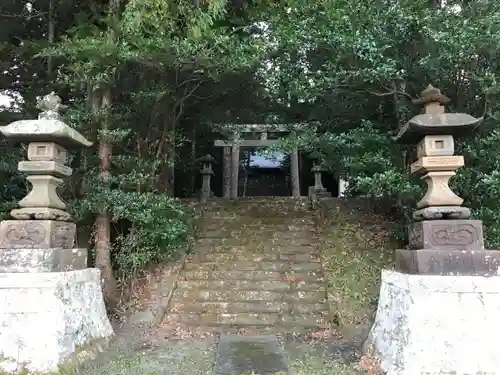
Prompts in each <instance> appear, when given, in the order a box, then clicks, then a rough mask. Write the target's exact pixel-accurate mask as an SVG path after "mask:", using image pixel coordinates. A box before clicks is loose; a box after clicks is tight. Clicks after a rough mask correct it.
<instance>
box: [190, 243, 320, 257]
mask: <svg viewBox="0 0 500 375" xmlns="http://www.w3.org/2000/svg"><path fill="white" fill-rule="evenodd" d="M196 250H197V251H196V254H206V253H233V254H242V253H253V254H259V255H261V254H279V255H280V256H283V257H286V256H288V255H298V256H299V255H304V254H305V255H309V254H318V252H317V250H316V248H314V247H311V246H303V245H287V246H285V247H282V246H279V245H274V244H266V243H261V244H256V245H255V246H252V248H251V249H249V248H248V246H245V245H217V244H208V245H207V244H205V245H202V244H197V246H196Z"/></svg>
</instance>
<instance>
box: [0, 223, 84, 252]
mask: <svg viewBox="0 0 500 375" xmlns="http://www.w3.org/2000/svg"><path fill="white" fill-rule="evenodd" d="M75 235H76V224H75V223H68V222H65V221H55V220H4V221H2V222H0V249H29V248H31V249H50V248H57V247H60V248H63V249H72V248H73V244H74V243H75Z"/></svg>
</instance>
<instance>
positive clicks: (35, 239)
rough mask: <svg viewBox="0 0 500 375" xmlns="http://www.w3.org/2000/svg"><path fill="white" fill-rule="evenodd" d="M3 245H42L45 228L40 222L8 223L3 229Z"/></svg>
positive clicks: (25, 246)
mask: <svg viewBox="0 0 500 375" xmlns="http://www.w3.org/2000/svg"><path fill="white" fill-rule="evenodd" d="M4 233H5V238H4V241H3V243H4V245H6V246H8V247H13V248H36V247H43V244H44V242H45V238H46V236H47V230H46V228H45V227H44V225H43V224H41V223H36V222H26V223H25V224H24V225H19V224H17V225H16V224H10V225H8V226H7V228H6V229H5V232H4Z"/></svg>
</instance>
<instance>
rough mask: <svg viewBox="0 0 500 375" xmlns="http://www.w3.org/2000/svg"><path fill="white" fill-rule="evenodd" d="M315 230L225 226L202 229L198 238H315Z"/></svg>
mask: <svg viewBox="0 0 500 375" xmlns="http://www.w3.org/2000/svg"><path fill="white" fill-rule="evenodd" d="M314 235H315V232H314V231H312V230H304V229H302V230H293V231H292V230H290V231H286V232H284V231H281V230H279V229H275V228H273V227H268V228H266V229H254V230H251V229H250V230H247V229H238V228H237V227H235V228H223V229H219V230H206V229H202V230H201V231H200V232H199V233H198V236H197V237H198V238H215V239H228V238H232V239H241V238H255V237H258V238H262V239H265V240H268V239H302V238H304V239H306V238H307V239H311V238H314Z"/></svg>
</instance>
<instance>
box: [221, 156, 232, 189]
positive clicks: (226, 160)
mask: <svg viewBox="0 0 500 375" xmlns="http://www.w3.org/2000/svg"><path fill="white" fill-rule="evenodd" d="M222 164H223V165H222V185H223V190H224V191H223V194H222V196H223V197H224V199H229V198H230V197H231V147H224V148H223V156H222Z"/></svg>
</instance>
